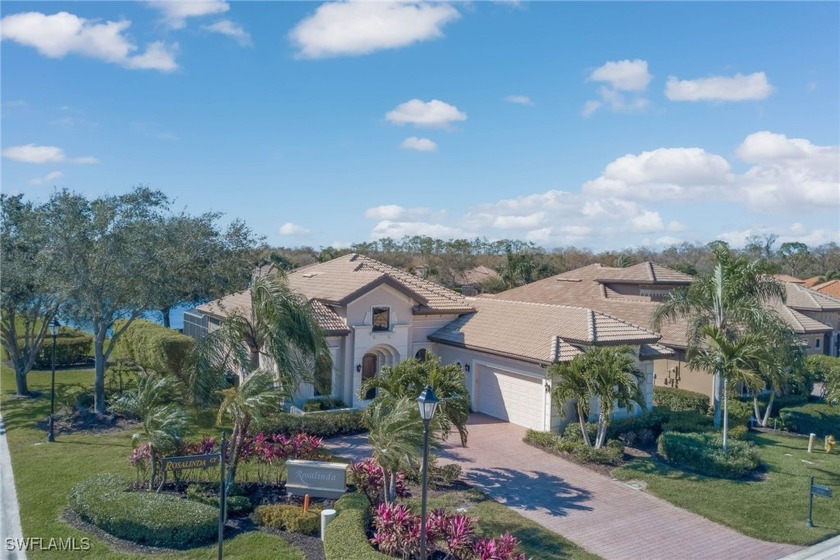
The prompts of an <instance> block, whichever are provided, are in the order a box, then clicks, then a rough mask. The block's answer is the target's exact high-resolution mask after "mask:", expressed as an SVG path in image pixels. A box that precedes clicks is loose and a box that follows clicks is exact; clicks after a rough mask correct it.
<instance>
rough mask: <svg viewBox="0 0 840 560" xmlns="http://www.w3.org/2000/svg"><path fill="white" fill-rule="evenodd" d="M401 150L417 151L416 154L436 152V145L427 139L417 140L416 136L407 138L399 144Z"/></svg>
mask: <svg viewBox="0 0 840 560" xmlns="http://www.w3.org/2000/svg"><path fill="white" fill-rule="evenodd" d="M400 146H402V147H403V148H406V149H408V150H417V151H418V152H434V151H435V150H437V144H436V143H435V142H434V141H432V140H429V139H428V138H418V137H417V136H409V137H408V138H406V139H405V140H403V141H402V144H400Z"/></svg>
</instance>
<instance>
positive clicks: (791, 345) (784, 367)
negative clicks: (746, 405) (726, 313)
mask: <svg viewBox="0 0 840 560" xmlns="http://www.w3.org/2000/svg"><path fill="white" fill-rule="evenodd" d="M764 344H765V346H766V352H765V359H764V361H763V362H762V363H760V364H759V369H758V375H759V377H760V379H761V383H760V384H761V385H762V386H761V387H758V389H759V390H760V389H764V388H765V387H769V388H770V396H769V398H768V401H767V408H766V409H765V410H764V414H763V415H762V414H761V413H760V412H761V411H760V409H759V406H758V393H757V392H756V394H755V395H754V396H753V411H754V413H755V418H756V420H757V421H758V423H759V424H760V425H761V426H767V424H768V422H769V421H770V415H771V414H772V412H773V401H774V400H775V398H776V393H778V392H782V391H785V390H786V389H788V382H789V380H790V372H792V371H797V370H800V369H801V368H803V367H804V358H805V353H804V351H803V349H802V345H801V344H800V341H799V339H798V338H797V336H796V334H795V333H794V332H793V331H792V330H791V329H789V328H787V327H783V328H781V329H777V330H769V331H767V332H766V333H765V336H764Z"/></svg>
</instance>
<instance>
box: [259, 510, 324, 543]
mask: <svg viewBox="0 0 840 560" xmlns="http://www.w3.org/2000/svg"><path fill="white" fill-rule="evenodd" d="M253 520H254V523H256V524H257V525H262V526H264V527H268V528H269V529H282V530H285V531H291V532H292V533H303V534H305V535H315V534H317V533H318V532H319V531H320V530H321V508H318V507H312V508H309V511H303V508H302V507H301V506H297V505H292V504H271V505H267V506H259V507H258V508H257V509H255V510H254V515H253Z"/></svg>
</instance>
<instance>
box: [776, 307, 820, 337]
mask: <svg viewBox="0 0 840 560" xmlns="http://www.w3.org/2000/svg"><path fill="white" fill-rule="evenodd" d="M770 307H771V308H773V309H774V310H775V311H776V314H777V315H778V316H779V318H780V319H781V320H782V321H784V322H785V323H787V325H788V326H789V327H790V328H791V329H793V332H795V333H798V334H807V333H818V332H828V331H831V330H832V328H831V327H829V326H828V325H826V324H824V323H821V322H819V321H817V320H816V319H812V318H811V317H808V316H807V315H804V314H802V313H800V312H799V311H797V310H795V309H791V308H790V307H788V306H787V305H784V304H782V303H772V304H770Z"/></svg>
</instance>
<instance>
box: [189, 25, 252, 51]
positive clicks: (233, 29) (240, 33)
mask: <svg viewBox="0 0 840 560" xmlns="http://www.w3.org/2000/svg"><path fill="white" fill-rule="evenodd" d="M201 28H202V29H204V30H205V31H210V32H211V33H220V34H222V35H226V36H228V37H230V38H231V39H233V40H235V41H236V42H237V43H239V46H241V47H250V46H252V45H253V43H252V42H251V35H249V34H248V32H247V31H245V28H243V27H242V26H241V25H239V24H238V23H235V22H233V21H230V20H229V19H222V20H219V21H217V22H216V23H211V24H210V25H203V26H202V27H201Z"/></svg>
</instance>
